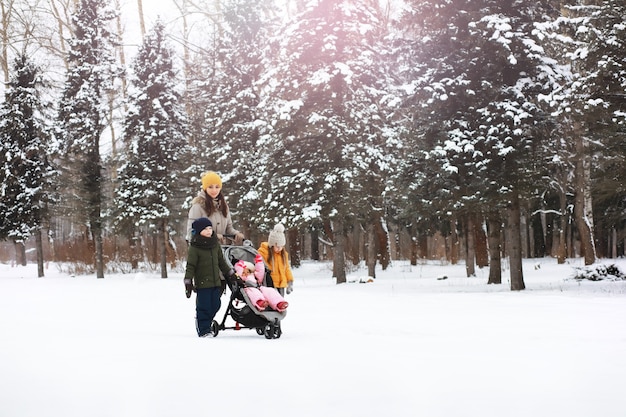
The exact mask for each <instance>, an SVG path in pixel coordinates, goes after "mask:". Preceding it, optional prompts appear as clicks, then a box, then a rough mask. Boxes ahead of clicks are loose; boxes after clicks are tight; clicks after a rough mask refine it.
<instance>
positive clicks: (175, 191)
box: [114, 22, 204, 278]
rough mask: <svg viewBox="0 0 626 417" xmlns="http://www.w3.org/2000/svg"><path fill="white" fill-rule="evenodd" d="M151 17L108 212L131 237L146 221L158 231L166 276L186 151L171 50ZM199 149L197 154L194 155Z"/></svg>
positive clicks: (136, 70)
mask: <svg viewBox="0 0 626 417" xmlns="http://www.w3.org/2000/svg"><path fill="white" fill-rule="evenodd" d="M165 37H166V33H165V28H164V26H163V24H162V23H161V22H157V23H156V24H155V26H154V28H153V29H152V31H150V32H149V33H148V34H146V37H145V39H144V42H143V44H142V45H141V47H140V49H139V52H138V54H137V56H136V58H135V60H134V62H133V66H132V68H133V76H132V78H131V86H132V87H131V92H130V96H129V100H128V101H129V103H128V107H129V111H128V114H127V116H126V118H125V121H124V141H125V143H126V150H125V152H124V153H123V158H122V160H121V161H120V168H119V175H118V184H117V187H116V202H115V209H114V212H115V214H116V218H115V224H116V226H117V227H118V230H123V231H125V232H127V233H129V237H130V238H131V239H134V237H135V236H134V233H135V230H136V228H137V227H140V226H143V225H148V226H149V227H150V228H151V229H152V230H153V232H154V233H157V236H159V247H160V256H161V277H162V278H167V256H166V255H167V245H169V244H170V238H169V236H170V223H171V221H172V219H173V218H175V217H177V216H175V214H177V210H178V209H179V208H180V207H181V183H180V177H181V175H180V174H181V172H182V171H183V169H184V167H183V166H182V164H183V163H187V161H185V160H184V159H183V156H184V155H186V154H188V152H187V142H186V138H185V133H186V118H185V115H184V112H183V107H182V105H181V97H180V93H179V92H178V91H177V85H178V80H177V78H176V72H175V69H174V65H173V58H174V52H173V50H172V48H171V47H170V46H169V45H168V43H167V42H166V39H165ZM203 156H204V155H203V154H200V155H197V156H196V157H197V158H199V159H202V158H203Z"/></svg>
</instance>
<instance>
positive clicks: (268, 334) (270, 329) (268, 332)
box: [264, 323, 274, 339]
mask: <svg viewBox="0 0 626 417" xmlns="http://www.w3.org/2000/svg"><path fill="white" fill-rule="evenodd" d="M264 334H265V338H266V339H272V338H273V337H274V325H273V324H271V323H268V324H266V325H265V332H264Z"/></svg>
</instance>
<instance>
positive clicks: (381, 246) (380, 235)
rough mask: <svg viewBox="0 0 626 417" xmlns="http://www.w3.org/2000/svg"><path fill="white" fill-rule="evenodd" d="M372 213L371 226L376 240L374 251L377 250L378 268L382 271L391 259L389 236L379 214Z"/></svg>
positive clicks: (376, 212)
mask: <svg viewBox="0 0 626 417" xmlns="http://www.w3.org/2000/svg"><path fill="white" fill-rule="evenodd" d="M374 213H375V215H374V217H373V219H372V220H373V221H372V224H373V225H374V232H375V233H376V239H377V240H378V242H377V244H376V249H377V250H378V255H379V261H380V266H381V267H382V268H383V271H384V270H385V269H387V267H388V266H389V263H390V257H391V255H390V249H389V234H388V233H387V228H385V227H383V221H384V220H383V218H382V217H381V216H380V214H379V212H378V211H375V212H374Z"/></svg>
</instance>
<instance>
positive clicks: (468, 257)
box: [463, 215, 476, 277]
mask: <svg viewBox="0 0 626 417" xmlns="http://www.w3.org/2000/svg"><path fill="white" fill-rule="evenodd" d="M463 229H464V230H465V241H466V242H467V245H466V248H465V273H466V275H467V276H468V277H475V276H476V266H475V259H476V252H475V249H474V223H473V222H472V216H470V215H466V216H465V227H464V228H463Z"/></svg>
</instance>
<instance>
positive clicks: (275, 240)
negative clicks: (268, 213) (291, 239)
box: [267, 223, 286, 248]
mask: <svg viewBox="0 0 626 417" xmlns="http://www.w3.org/2000/svg"><path fill="white" fill-rule="evenodd" d="M267 243H268V245H269V246H270V248H271V247H272V246H285V243H286V239H285V226H283V225H282V224H281V223H278V224H277V225H276V226H274V230H272V231H271V232H270V237H269V239H268V240H267Z"/></svg>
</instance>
